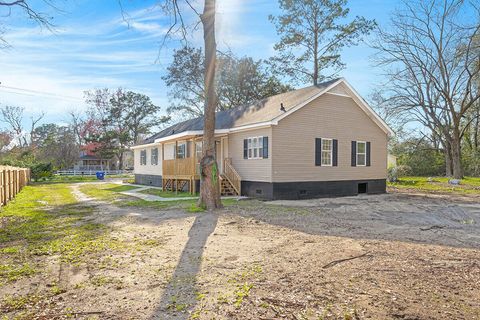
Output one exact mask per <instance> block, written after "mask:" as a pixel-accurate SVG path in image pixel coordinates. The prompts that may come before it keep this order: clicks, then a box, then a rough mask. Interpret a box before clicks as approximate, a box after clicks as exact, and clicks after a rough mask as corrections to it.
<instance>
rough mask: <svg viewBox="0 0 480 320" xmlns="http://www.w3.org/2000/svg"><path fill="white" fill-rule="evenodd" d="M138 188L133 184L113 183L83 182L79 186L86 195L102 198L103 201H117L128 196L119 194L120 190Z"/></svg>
mask: <svg viewBox="0 0 480 320" xmlns="http://www.w3.org/2000/svg"><path fill="white" fill-rule="evenodd" d="M134 189H138V187H135V186H122V185H118V184H114V183H102V184H85V185H82V186H80V191H81V192H83V193H85V194H86V195H87V196H89V197H92V198H95V199H98V200H103V201H117V200H122V199H127V198H128V196H125V195H122V194H120V192H124V191H130V190H134Z"/></svg>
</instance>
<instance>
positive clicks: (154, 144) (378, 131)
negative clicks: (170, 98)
mask: <svg viewBox="0 0 480 320" xmlns="http://www.w3.org/2000/svg"><path fill="white" fill-rule="evenodd" d="M202 134H203V118H197V119H192V120H188V121H185V122H181V123H178V124H176V125H173V126H171V127H169V128H167V129H165V130H163V131H161V132H159V133H158V134H156V135H153V136H152V137H150V138H149V139H146V140H145V141H144V142H143V143H142V144H140V145H137V146H134V147H133V148H132V149H134V161H135V166H134V167H135V169H134V170H135V180H136V183H139V184H145V185H155V186H163V188H165V189H175V188H178V189H184V190H186V189H188V190H190V191H192V192H195V191H198V188H199V178H200V176H199V165H198V162H199V159H200V158H201V154H202V142H201V141H202ZM390 134H392V131H391V129H390V128H389V127H388V126H387V124H386V123H385V122H384V121H383V120H382V119H381V118H380V117H379V116H378V115H377V114H376V113H375V112H374V111H373V110H372V109H371V107H370V106H368V104H367V103H366V102H365V101H364V100H363V99H362V98H361V97H360V96H359V95H358V94H357V93H356V91H355V90H354V89H353V88H352V87H351V86H350V85H349V84H348V82H347V81H346V80H345V79H343V78H342V79H336V80H332V81H328V82H325V83H322V84H319V85H317V86H311V87H307V88H303V89H299V90H294V91H291V92H287V93H283V94H279V95H276V96H273V97H270V98H266V99H263V100H261V101H259V102H257V103H255V104H253V105H250V106H244V107H238V108H234V109H231V110H227V111H221V112H217V113H216V130H215V137H216V158H217V162H218V164H219V170H220V175H221V185H222V194H241V195H245V196H252V197H259V198H264V199H299V198H313V197H321V196H345V195H356V194H359V193H383V192H385V189H386V176H387V137H388V136H389V135H390Z"/></svg>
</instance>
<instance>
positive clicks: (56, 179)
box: [38, 174, 132, 183]
mask: <svg viewBox="0 0 480 320" xmlns="http://www.w3.org/2000/svg"><path fill="white" fill-rule="evenodd" d="M117 178H118V179H121V178H123V179H130V178H132V175H129V174H115V175H107V176H105V179H107V180H108V179H117ZM92 181H99V180H98V179H97V177H96V176H57V175H55V176H53V177H52V178H48V179H46V180H45V181H39V182H38V183H75V182H92Z"/></svg>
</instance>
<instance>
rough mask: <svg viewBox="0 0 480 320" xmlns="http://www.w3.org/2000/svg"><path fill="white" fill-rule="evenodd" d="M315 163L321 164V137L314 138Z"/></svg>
mask: <svg viewBox="0 0 480 320" xmlns="http://www.w3.org/2000/svg"><path fill="white" fill-rule="evenodd" d="M315 165H316V166H321V165H322V138H315Z"/></svg>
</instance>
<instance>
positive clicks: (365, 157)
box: [355, 141, 367, 167]
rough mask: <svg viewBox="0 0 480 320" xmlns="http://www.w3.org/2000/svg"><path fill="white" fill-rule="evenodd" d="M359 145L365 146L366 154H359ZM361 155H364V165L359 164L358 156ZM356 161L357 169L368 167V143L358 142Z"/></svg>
mask: <svg viewBox="0 0 480 320" xmlns="http://www.w3.org/2000/svg"><path fill="white" fill-rule="evenodd" d="M359 144H363V145H364V146H365V148H364V152H358V149H359V148H358V145H359ZM359 155H363V160H364V163H363V164H359V161H358V156H359ZM355 161H356V166H357V167H366V166H367V141H357V150H356V155H355Z"/></svg>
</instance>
